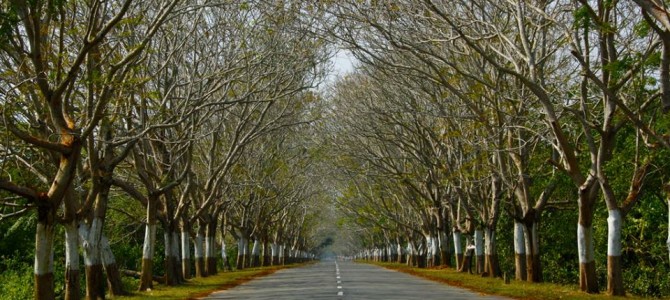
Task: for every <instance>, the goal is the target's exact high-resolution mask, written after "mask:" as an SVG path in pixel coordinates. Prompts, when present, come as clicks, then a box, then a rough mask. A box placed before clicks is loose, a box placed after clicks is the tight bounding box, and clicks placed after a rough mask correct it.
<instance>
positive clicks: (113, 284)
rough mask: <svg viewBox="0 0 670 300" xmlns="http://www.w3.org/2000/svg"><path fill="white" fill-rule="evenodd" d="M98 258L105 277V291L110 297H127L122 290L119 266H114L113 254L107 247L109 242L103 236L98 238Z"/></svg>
mask: <svg viewBox="0 0 670 300" xmlns="http://www.w3.org/2000/svg"><path fill="white" fill-rule="evenodd" d="M100 256H101V258H102V265H103V266H104V269H105V274H106V275H107V289H108V290H109V293H110V294H111V295H112V296H123V295H127V294H128V293H126V291H124V290H123V283H122V282H121V272H119V266H118V265H117V264H116V259H115V258H114V253H113V252H112V248H111V247H110V246H109V240H108V239H107V237H105V236H104V235H103V236H102V237H101V238H100Z"/></svg>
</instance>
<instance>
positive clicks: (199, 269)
mask: <svg viewBox="0 0 670 300" xmlns="http://www.w3.org/2000/svg"><path fill="white" fill-rule="evenodd" d="M200 229H201V230H198V232H197V233H196V234H195V241H194V247H193V248H194V249H195V253H194V256H195V277H207V271H206V270H205V259H204V257H203V255H202V254H203V253H202V252H203V251H202V250H203V249H202V247H203V234H202V229H204V228H202V226H201V227H200Z"/></svg>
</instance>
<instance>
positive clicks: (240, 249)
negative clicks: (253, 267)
mask: <svg viewBox="0 0 670 300" xmlns="http://www.w3.org/2000/svg"><path fill="white" fill-rule="evenodd" d="M247 244H248V243H247V239H245V238H244V237H240V238H239V239H237V265H236V266H235V268H236V269H237V270H242V269H244V266H245V263H246V256H247V254H246V251H247V247H248V246H247Z"/></svg>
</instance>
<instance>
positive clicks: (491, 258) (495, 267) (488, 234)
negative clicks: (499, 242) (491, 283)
mask: <svg viewBox="0 0 670 300" xmlns="http://www.w3.org/2000/svg"><path fill="white" fill-rule="evenodd" d="M495 238H496V236H495V231H494V230H492V229H491V228H488V227H487V228H486V229H484V255H485V256H486V257H485V258H486V259H485V262H484V265H485V269H486V272H487V273H488V274H489V276H491V277H500V265H499V264H498V254H497V251H496V239H495Z"/></svg>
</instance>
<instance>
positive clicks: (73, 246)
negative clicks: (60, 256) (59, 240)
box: [65, 222, 81, 300]
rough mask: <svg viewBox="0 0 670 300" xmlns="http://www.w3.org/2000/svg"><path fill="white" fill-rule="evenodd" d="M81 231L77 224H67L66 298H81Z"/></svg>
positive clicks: (68, 299) (71, 299)
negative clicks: (78, 229)
mask: <svg viewBox="0 0 670 300" xmlns="http://www.w3.org/2000/svg"><path fill="white" fill-rule="evenodd" d="M78 250H79V232H78V231H77V224H76V223H75V222H71V223H68V224H65V299H67V300H78V299H80V298H81V297H80V294H79V293H80V291H79V251H78Z"/></svg>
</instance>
